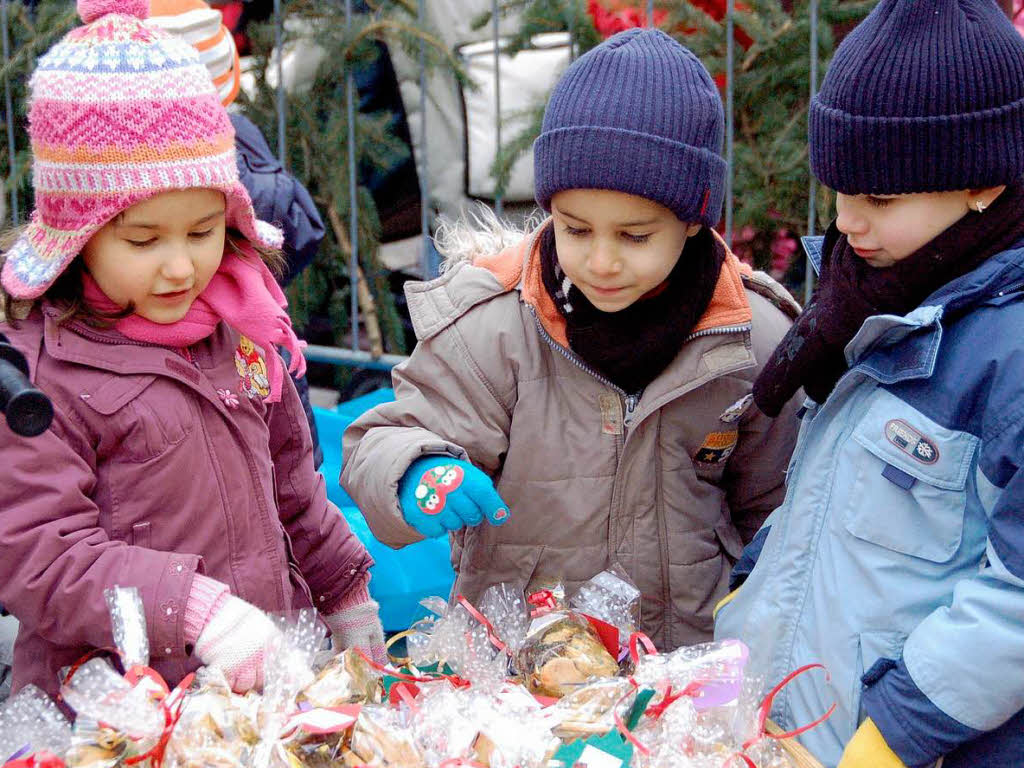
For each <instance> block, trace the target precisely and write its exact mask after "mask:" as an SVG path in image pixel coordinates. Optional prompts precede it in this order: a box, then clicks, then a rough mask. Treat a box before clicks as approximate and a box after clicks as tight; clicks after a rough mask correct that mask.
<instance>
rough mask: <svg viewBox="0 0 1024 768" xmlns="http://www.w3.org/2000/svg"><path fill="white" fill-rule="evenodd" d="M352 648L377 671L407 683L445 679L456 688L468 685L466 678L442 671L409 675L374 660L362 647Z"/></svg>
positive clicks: (432, 681) (433, 681)
mask: <svg viewBox="0 0 1024 768" xmlns="http://www.w3.org/2000/svg"><path fill="white" fill-rule="evenodd" d="M352 650H353V651H355V652H356V653H357V654H358V655H359V656H360V657H361V658H362V659H363V661H365V662H366V663H367V664H369V665H370V666H371V667H373V668H374V669H376V670H377V671H378V672H383V673H384V674H386V675H390V676H391V677H397V678H398V679H399V680H405V681H406V682H409V683H436V682H437V681H438V680H447V681H448V682H449V683H451V684H452V685H453V686H455V687H456V688H468V687H469V685H470V683H469V681H468V680H465V679H463V678H461V677H459V676H458V675H446V674H444V673H443V672H428V673H426V674H425V675H410V674H408V673H407V672H402V671H401V670H398V669H395V668H394V667H389V666H387V665H386V664H381V663H380V662H377V661H374V660H373V659H371V658H370V657H369V656H367V655H366V652H365V651H363V649H362V648H353V649H352Z"/></svg>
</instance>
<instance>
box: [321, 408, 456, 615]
mask: <svg viewBox="0 0 1024 768" xmlns="http://www.w3.org/2000/svg"><path fill="white" fill-rule="evenodd" d="M394 396H395V394H394V392H393V391H392V390H390V389H378V390H376V391H375V392H371V393H370V394H368V395H363V396H362V397H357V398H355V399H353V400H349V401H348V402H345V403H341V404H340V405H338V407H337V408H335V409H333V410H326V409H324V408H317V407H315V406H314V408H313V417H314V418H315V419H316V427H317V430H318V431H319V433H320V444H321V446H322V447H323V451H324V463H323V465H322V466H321V467H320V471H321V472H322V473H323V476H324V479H325V480H326V482H327V497H328V498H329V499H330V500H331V501H332V502H333V503H334V504H336V505H337V506H338V507H339V508H340V509H341V513H342V514H343V515H344V516H345V519H346V520H347V521H348V524H349V527H350V528H352V531H353V533H355V534H356V536H358V537H359V540H360V541H362V542H363V545H364V546H365V547H366V549H367V550H368V551H369V553H370V556H371V557H372V558H373V559H374V561H375V565H374V566H373V567H372V568H371V569H370V574H371V576H372V579H373V580H372V582H371V584H370V592H371V594H372V595H373V598H374V600H376V601H377V602H378V603H380V619H381V623H382V624H383V625H384V629H385V630H386V631H388V632H398V631H401V630H403V629H408V628H409V626H410V625H411V624H413V623H414V622H415V621H417V620H418V619H421V618H423V617H424V616H426V615H427V611H426V609H425V608H423V607H422V606H421V605H420V604H419V602H420V600H422V599H423V598H425V597H431V596H433V595H437V596H440V597H443V598H445V599H447V598H448V593H449V592H450V591H451V588H452V583H453V582H454V581H455V572H454V571H453V570H452V566H451V561H450V550H449V547H448V539H447V538H441V539H426V540H424V541H420V542H417V543H416V544H410V545H409V546H407V547H403V548H402V549H391V547H388V546H386V545H385V544H382V543H381V542H379V541H378V540H377V538H376V537H375V536H374V535H373V533H372V532H371V531H370V528H369V526H368V525H367V524H366V519H365V518H364V517H363V514H362V512H360V511H359V509H358V508H357V507H356V505H355V503H354V502H353V501H352V498H351V497H350V496H349V495H348V494H347V493H346V492H345V490H344V489H343V488H342V487H341V485H339V483H338V478H339V477H340V476H341V435H342V433H343V432H344V431H345V428H346V427H347V426H348V425H349V424H351V423H352V422H353V421H355V420H356V418H358V417H359V416H360V415H361V414H362V413H363V412H364V411H367V410H369V409H370V408H373V407H374V406H375V405H378V404H380V403H384V402H388V401H390V400H393V399H394Z"/></svg>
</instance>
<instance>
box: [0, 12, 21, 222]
mask: <svg viewBox="0 0 1024 768" xmlns="http://www.w3.org/2000/svg"><path fill="white" fill-rule="evenodd" d="M0 25H2V26H3V46H4V66H5V67H6V66H7V65H8V64H9V63H10V61H11V41H10V37H9V35H8V30H7V0H2V1H0ZM4 110H5V112H6V118H5V119H4V122H5V123H7V161H8V162H7V164H8V169H7V170H8V173H9V174H10V175H9V177H8V178H9V179H10V182H11V224H12V225H13V226H15V227H16V226H18V219H19V218H20V216H19V215H18V187H17V186H16V185H15V183H14V179H15V177H16V176H17V173H18V158H17V154H16V152H17V148H16V147H15V145H14V107H13V106H12V104H11V79H10V78H9V77H7V76H6V75H5V76H4Z"/></svg>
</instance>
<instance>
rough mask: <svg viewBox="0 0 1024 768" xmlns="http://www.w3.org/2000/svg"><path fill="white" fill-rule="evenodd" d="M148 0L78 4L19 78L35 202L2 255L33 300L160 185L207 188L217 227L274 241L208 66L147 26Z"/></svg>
mask: <svg viewBox="0 0 1024 768" xmlns="http://www.w3.org/2000/svg"><path fill="white" fill-rule="evenodd" d="M148 10H149V3H148V0H116V1H115V0H79V2H78V12H79V15H80V16H81V18H82V20H83V21H84V22H85V23H86V26H83V27H79V28H77V29H74V30H72V31H71V32H69V33H68V34H67V35H66V36H65V37H64V39H63V40H61V42H59V43H57V44H56V45H55V46H53V48H51V49H50V50H49V51H48V52H47V53H46V54H45V55H44V56H43V57H41V58H40V60H39V63H38V66H37V68H36V71H35V73H34V74H33V76H32V79H31V81H30V83H29V91H30V96H29V137H30V139H31V142H32V154H33V164H34V167H33V177H32V178H33V187H34V191H35V204H36V207H35V210H34V211H33V212H32V216H31V218H30V220H29V224H28V227H27V229H26V231H25V233H24V234H23V235H22V236H21V238H19V240H18V241H17V243H15V245H14V246H13V247H12V248H11V250H10V251H9V252H8V253H7V257H6V261H5V263H4V266H3V272H2V276H0V279H2V282H3V286H4V288H5V289H6V290H7V291H8V293H10V294H11V295H12V296H13V297H14V298H17V299H34V298H38V297H39V296H41V295H42V294H43V293H44V292H45V291H46V289H47V288H49V287H50V285H52V283H53V281H54V280H55V279H56V278H57V277H58V276H59V275H60V274H61V273H62V272H63V271H64V270H65V269H66V268H67V266H68V264H70V263H71V261H72V260H73V259H74V258H75V257H76V256H77V255H78V254H79V252H80V251H81V250H82V247H83V246H84V245H85V244H86V242H88V240H89V238H90V237H92V236H93V235H94V234H95V233H96V232H97V230H99V229H100V228H101V227H102V226H103V225H104V224H106V223H107V222H108V221H110V220H111V219H112V218H113V217H114V216H116V215H117V214H118V213H120V212H121V211H123V210H125V209H126V208H129V207H131V206H132V205H134V204H136V203H138V202H141V201H142V200H145V199H147V198H150V197H152V196H153V195H156V194H159V193H161V192H166V191H170V190H179V189H191V188H196V187H202V188H210V189H217V190H219V191H221V192H223V193H224V195H225V198H226V202H227V224H228V226H229V227H233V228H235V229H237V230H239V231H240V232H241V233H242V235H244V236H245V237H246V238H247V239H248V240H249V241H250V242H252V243H253V244H254V245H257V246H262V247H266V248H280V247H281V241H282V237H281V232H280V230H279V229H277V228H276V227H274V226H272V225H270V224H267V223H265V222H262V221H258V220H257V219H256V215H255V213H254V212H253V209H252V202H251V200H250V198H249V193H248V192H246V190H245V187H243V186H242V184H241V183H240V182H239V180H238V169H237V167H236V165H235V148H234V140H235V134H234V129H233V128H232V126H231V122H230V120H229V119H228V114H227V112H226V111H225V109H224V107H223V106H222V105H221V103H220V98H219V96H218V94H217V90H216V88H215V87H214V84H213V82H212V80H211V79H210V75H209V73H208V72H207V70H206V67H204V66H203V64H202V63H201V62H200V60H199V55H198V53H197V52H196V50H195V49H194V48H193V47H192V46H191V45H189V44H188V43H186V42H185V41H183V40H179V39H177V38H174V37H172V36H171V35H169V34H167V33H166V32H163V31H161V30H159V29H154V28H152V27H150V26H147V25H146V24H145V23H144V22H143V19H145V17H146V14H147V13H148Z"/></svg>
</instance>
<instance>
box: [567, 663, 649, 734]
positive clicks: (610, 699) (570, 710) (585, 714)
mask: <svg viewBox="0 0 1024 768" xmlns="http://www.w3.org/2000/svg"><path fill="white" fill-rule="evenodd" d="M636 691H637V689H636V686H635V685H633V684H632V683H631V682H630V681H629V680H627V679H626V678H621V677H611V678H603V679H599V680H595V681H593V682H591V683H588V684H587V685H584V686H583V687H581V688H578V689H577V690H575V691H572V692H571V693H569V694H567V695H566V696H564V697H563V698H562V699H560V700H559V701H558V703H556V704H555V705H554V706H552V707H551V708H550V710H549V711H548V713H549V716H550V717H551V718H552V719H553V721H554V733H555V735H556V736H558V737H559V738H561V739H563V740H565V741H571V740H572V739H576V738H586V737H588V736H594V735H599V736H603V735H604V734H606V733H608V732H609V731H611V730H612V729H613V728H615V715H616V714H618V715H619V717H621V718H625V716H626V714H627V713H628V712H629V709H630V707H632V706H633V702H634V701H635V700H636Z"/></svg>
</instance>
